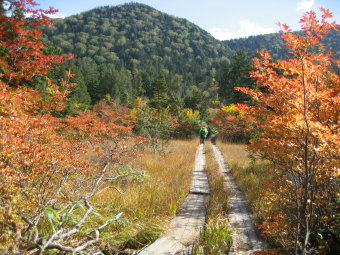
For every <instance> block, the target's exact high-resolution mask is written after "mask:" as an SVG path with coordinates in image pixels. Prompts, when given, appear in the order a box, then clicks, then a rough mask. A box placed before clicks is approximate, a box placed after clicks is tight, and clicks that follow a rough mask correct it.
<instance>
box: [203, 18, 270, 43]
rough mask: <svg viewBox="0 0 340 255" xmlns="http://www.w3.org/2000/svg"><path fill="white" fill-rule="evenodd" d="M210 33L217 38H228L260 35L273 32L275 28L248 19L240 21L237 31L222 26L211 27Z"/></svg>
mask: <svg viewBox="0 0 340 255" xmlns="http://www.w3.org/2000/svg"><path fill="white" fill-rule="evenodd" d="M209 32H210V34H211V35H212V36H214V37H215V38H216V39H219V40H229V39H234V38H240V37H247V36H250V35H260V34H269V33H274V32H275V29H274V28H271V27H263V26H261V25H259V24H256V23H254V22H251V21H249V20H242V21H240V29H239V30H238V31H229V30H227V29H223V28H217V27H215V28H212V29H211V30H210V31H209Z"/></svg>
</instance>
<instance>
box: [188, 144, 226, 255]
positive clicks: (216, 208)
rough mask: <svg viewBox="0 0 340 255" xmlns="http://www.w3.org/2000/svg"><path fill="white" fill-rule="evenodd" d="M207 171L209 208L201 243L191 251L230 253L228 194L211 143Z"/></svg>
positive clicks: (207, 158)
mask: <svg viewBox="0 0 340 255" xmlns="http://www.w3.org/2000/svg"><path fill="white" fill-rule="evenodd" d="M205 149H206V171H207V175H208V180H209V186H210V198H209V203H208V208H207V217H206V225H205V227H204V229H203V231H202V233H201V235H200V240H199V244H197V245H196V246H194V247H193V249H192V251H191V253H192V254H195V255H200V254H207V255H208V254H211V255H215V254H216V255H217V254H228V252H229V250H230V247H231V244H232V238H231V232H230V229H229V224H228V216H227V215H228V194H227V192H226V190H225V188H224V179H223V176H222V175H221V174H220V172H219V169H218V168H219V166H218V163H217V162H216V160H215V157H214V154H213V151H212V148H211V146H210V143H209V144H208V143H206V146H205Z"/></svg>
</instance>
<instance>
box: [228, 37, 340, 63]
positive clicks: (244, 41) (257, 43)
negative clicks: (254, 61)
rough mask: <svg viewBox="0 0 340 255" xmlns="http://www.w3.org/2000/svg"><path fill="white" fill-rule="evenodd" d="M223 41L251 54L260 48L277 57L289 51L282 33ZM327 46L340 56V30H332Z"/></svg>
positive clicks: (232, 47) (326, 41)
mask: <svg viewBox="0 0 340 255" xmlns="http://www.w3.org/2000/svg"><path fill="white" fill-rule="evenodd" d="M300 34H301V33H300ZM223 43H224V44H225V45H226V46H228V47H230V49H232V50H234V51H239V50H246V51H247V52H248V54H249V55H253V54H254V53H255V52H256V51H257V50H258V49H266V50H269V51H270V52H271V54H272V56H273V57H274V58H276V59H282V58H287V57H288V51H287V49H286V48H285V46H284V40H283V39H282V37H281V34H279V33H274V34H266V35H255V36H249V37H246V38H239V39H232V40H226V41H223ZM323 43H324V44H325V45H326V47H327V48H328V47H331V48H332V49H333V52H334V55H335V56H336V57H339V56H340V32H339V31H331V32H330V33H329V34H328V35H327V36H326V37H325V38H324V40H323Z"/></svg>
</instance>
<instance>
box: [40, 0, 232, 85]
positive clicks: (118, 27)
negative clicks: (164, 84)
mask: <svg viewBox="0 0 340 255" xmlns="http://www.w3.org/2000/svg"><path fill="white" fill-rule="evenodd" d="M55 23H56V24H55V26H54V27H52V28H49V29H46V30H45V33H46V34H47V37H48V40H50V41H52V42H53V43H55V44H56V45H57V46H59V47H60V48H61V49H62V51H63V52H64V53H69V52H71V53H74V54H76V55H77V56H78V57H80V58H82V57H91V58H93V59H94V60H95V61H96V63H97V64H107V63H118V62H119V61H122V62H123V63H124V65H125V66H126V67H127V68H129V69H132V68H142V69H143V68H144V67H146V66H157V67H159V68H165V69H168V70H169V71H170V72H175V73H178V74H188V73H192V74H194V76H195V77H194V79H196V78H197V77H196V76H197V75H198V76H200V77H201V78H202V77H204V74H205V73H206V72H207V71H208V70H209V69H210V68H211V67H213V66H215V65H218V63H219V62H221V61H223V60H227V56H228V55H230V53H231V50H230V49H229V48H228V47H227V46H226V45H224V44H223V43H221V42H220V41H218V40H216V39H215V38H214V37H212V36H211V35H210V34H209V33H208V32H206V31H204V30H202V29H201V28H199V27H198V26H196V25H195V24H193V23H191V22H189V21H188V20H186V19H181V18H177V17H174V16H170V15H168V14H165V13H162V12H160V11H157V10H156V9H154V8H151V7H149V6H147V5H144V4H139V3H129V4H124V5H119V6H113V7H109V6H106V7H100V8H96V9H93V10H90V11H87V12H84V13H81V14H79V15H73V16H70V17H67V18H65V19H57V20H55Z"/></svg>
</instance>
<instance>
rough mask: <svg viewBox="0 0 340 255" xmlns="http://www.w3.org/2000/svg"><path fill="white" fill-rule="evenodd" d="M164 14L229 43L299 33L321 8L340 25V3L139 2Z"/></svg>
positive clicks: (48, 1) (67, 6)
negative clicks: (310, 13) (284, 28)
mask: <svg viewBox="0 0 340 255" xmlns="http://www.w3.org/2000/svg"><path fill="white" fill-rule="evenodd" d="M36 2H37V3H39V4H40V7H42V8H47V7H49V6H53V7H55V8H56V9H58V10H59V14H58V15H59V17H67V16H70V15H73V14H78V13H81V12H84V11H87V10H90V9H93V8H95V7H98V6H106V5H110V6H114V5H119V4H123V3H127V2H131V1H129V0H128V1H126V0H36ZM133 2H139V3H144V4H147V5H150V6H151V7H154V8H156V9H157V10H160V11H162V12H165V13H168V14H170V15H174V16H177V17H180V18H186V19H187V20H189V21H191V22H193V23H195V24H196V25H198V26H200V27H201V28H203V29H204V30H206V31H208V32H209V33H210V34H212V35H213V36H214V37H215V38H217V39H221V40H225V39H232V38H239V37H246V36H249V35H256V34H266V33H273V32H277V31H278V29H279V28H278V26H277V25H276V23H277V22H281V23H286V24H287V25H289V26H290V27H291V28H292V29H294V30H297V29H299V24H298V21H299V19H300V18H301V17H302V15H303V13H305V12H306V11H307V10H310V9H313V10H315V11H317V10H318V9H319V8H320V7H323V8H328V9H330V11H332V12H333V16H334V20H336V21H337V23H340V0H135V1H133Z"/></svg>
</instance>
